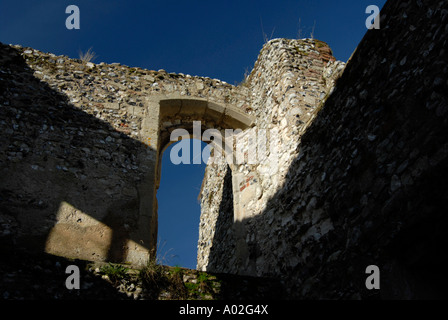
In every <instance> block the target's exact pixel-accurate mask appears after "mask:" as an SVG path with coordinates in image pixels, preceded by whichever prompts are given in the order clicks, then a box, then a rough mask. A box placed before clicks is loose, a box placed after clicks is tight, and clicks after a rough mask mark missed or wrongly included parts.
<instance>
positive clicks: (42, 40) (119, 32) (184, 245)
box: [0, 0, 386, 268]
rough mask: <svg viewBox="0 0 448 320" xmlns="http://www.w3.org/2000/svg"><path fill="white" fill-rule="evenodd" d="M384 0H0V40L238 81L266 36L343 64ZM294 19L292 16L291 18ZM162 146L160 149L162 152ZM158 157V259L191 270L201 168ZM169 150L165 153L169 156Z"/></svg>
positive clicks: (165, 157) (73, 54)
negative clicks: (312, 47)
mask: <svg viewBox="0 0 448 320" xmlns="http://www.w3.org/2000/svg"><path fill="white" fill-rule="evenodd" d="M385 2H386V1H385V0H356V1H353V0H340V1H334V0H333V1H331V0H296V1H289V0H278V1H263V0H258V1H256V0H239V1H212V0H209V1H195V0H188V1H186V0H184V1H174V0H145V1H124V0H121V1H116V0H108V1H105V0H98V1H93V0H91V1H86V0H84V1H81V0H70V1H65V0H52V1H50V0H40V1H32V0H24V1H21V0H13V1H11V0H1V1H0V42H3V43H9V44H20V45H22V46H29V47H33V48H35V49H38V50H41V51H44V52H52V53H54V54H57V55H66V56H69V57H71V58H78V56H79V51H80V50H81V51H87V50H88V49H89V48H92V50H93V51H94V52H95V53H96V55H97V56H98V57H97V58H96V59H95V60H94V62H96V63H99V62H106V63H113V62H119V63H121V64H124V65H128V66H131V67H141V68H146V69H150V70H159V69H164V70H166V71H168V72H176V73H184V74H190V75H193V76H194V75H197V76H207V77H210V78H217V79H220V80H223V81H226V82H228V83H230V84H237V83H239V82H241V81H242V80H243V78H244V73H245V71H246V70H247V71H249V72H250V71H251V70H252V67H253V66H254V63H255V61H256V59H257V56H258V53H259V52H260V50H261V48H262V46H263V44H264V40H265V36H266V37H267V38H269V39H270V38H297V37H298V35H299V34H300V35H301V38H306V37H310V34H311V32H312V30H313V29H314V38H316V39H319V40H322V41H325V42H327V43H328V44H329V45H330V47H331V48H332V50H333V54H334V56H335V57H336V58H337V59H338V60H342V61H347V59H348V58H349V57H350V55H351V54H352V52H353V51H354V49H355V48H356V46H357V45H358V43H359V41H360V40H361V39H362V37H363V36H364V34H365V33H366V31H367V29H366V27H365V20H366V19H367V16H368V14H366V13H365V10H366V7H367V6H368V5H377V6H378V7H379V8H382V7H383V5H384V3H385ZM72 4H73V5H77V6H78V7H79V9H80V29H79V30H68V29H67V28H66V27H65V20H66V18H67V17H68V16H69V15H68V14H66V13H65V9H66V7H67V6H68V5H72ZM299 21H300V23H299ZM169 150H170V149H168V150H167V151H168V152H169ZM168 152H166V153H165V156H164V160H163V164H162V181H161V186H160V189H159V193H158V199H159V238H160V244H161V250H160V251H162V252H161V253H162V255H165V258H166V262H167V264H171V265H176V264H177V265H181V266H184V267H190V268H191V267H192V268H194V267H195V265H196V245H197V239H198V225H199V210H200V209H199V204H198V202H197V196H198V192H199V188H200V186H201V183H202V177H203V172H204V167H205V166H204V165H193V164H191V165H180V166H174V165H172V164H171V163H170V162H169V156H167V154H168ZM168 155H169V154H168Z"/></svg>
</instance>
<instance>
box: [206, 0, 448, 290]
mask: <svg viewBox="0 0 448 320" xmlns="http://www.w3.org/2000/svg"><path fill="white" fill-rule="evenodd" d="M419 6H420V7H419ZM421 6H423V4H422V3H420V4H416V3H415V2H413V1H405V2H403V1H401V2H399V3H397V2H392V1H389V2H388V3H387V4H386V5H385V6H384V8H383V11H382V13H381V15H382V17H383V19H382V20H381V29H380V30H371V31H368V32H367V34H366V36H365V37H364V39H363V40H362V42H361V43H360V44H359V46H358V48H357V50H356V52H355V54H354V56H353V57H352V59H351V61H350V62H349V63H348V65H347V67H346V69H345V71H344V74H343V75H342V77H341V78H340V79H339V80H338V82H337V84H336V89H335V91H334V92H333V94H332V95H331V96H330V97H329V98H328V100H327V101H326V103H325V106H324V107H323V109H322V110H321V111H320V112H319V114H318V115H317V117H316V119H315V120H314V121H313V123H312V124H311V125H310V127H309V128H308V129H307V132H306V133H305V134H304V135H303V137H302V139H301V142H300V144H298V148H300V153H299V156H298V157H297V159H295V160H294V161H293V163H292V165H291V167H290V169H289V172H288V174H287V176H286V177H285V182H284V187H283V188H282V189H281V190H279V191H278V192H277V193H276V194H275V196H274V197H273V198H272V199H271V200H270V201H269V203H268V205H267V209H266V210H265V211H264V212H263V213H261V214H260V215H259V216H256V217H254V218H250V219H246V220H244V221H243V224H244V228H245V229H246V230H248V233H249V234H251V235H253V234H256V235H257V237H256V239H255V240H254V241H253V242H249V243H247V247H248V248H250V253H249V256H250V257H251V259H252V260H253V261H256V259H257V258H259V257H264V259H261V260H260V261H264V263H263V265H260V264H258V265H257V271H258V274H259V275H260V274H262V275H264V276H271V277H281V278H283V279H285V284H287V285H288V287H289V288H288V289H289V292H290V295H289V297H290V298H299V299H303V298H304V299H328V298H329V299H357V298H364V299H427V298H429V299H433V298H446V297H447V292H446V287H447V285H448V283H447V280H446V276H445V275H444V274H445V262H444V261H446V260H447V252H448V250H447V247H446V243H448V241H447V240H448V235H447V233H446V229H447V228H448V217H447V215H446V207H447V205H446V202H447V200H448V185H447V181H446V178H445V173H446V172H448V157H447V153H448V148H447V147H448V124H447V120H446V114H447V110H448V94H447V93H448V81H447V80H448V78H447V74H448V67H447V65H446V61H448V51H447V50H446V43H447V41H448V29H447V28H445V26H446V25H447V22H448V14H447V12H448V11H447V9H448V8H446V4H443V3H442V2H439V1H427V2H425V4H424V7H423V8H422V7H421ZM403 12H406V15H407V16H405V15H404V14H403ZM300 168H302V169H300ZM272 210H274V212H275V214H274V215H273V222H271V223H268V220H269V219H268V218H267V215H268V214H271V213H270V212H272ZM288 220H290V221H289V223H283V221H288ZM224 231H226V230H224ZM216 239H220V238H219V235H217V236H216ZM212 254H213V253H211V255H212ZM216 259H217V261H220V262H221V263H222V260H220V259H219V257H216ZM230 263H231V262H229V263H228V264H230ZM368 265H377V266H378V267H379V268H380V270H381V278H380V279H381V289H380V290H370V291H369V290H367V289H366V286H365V281H366V278H367V276H368V275H367V274H366V273H365V271H366V267H367V266H368Z"/></svg>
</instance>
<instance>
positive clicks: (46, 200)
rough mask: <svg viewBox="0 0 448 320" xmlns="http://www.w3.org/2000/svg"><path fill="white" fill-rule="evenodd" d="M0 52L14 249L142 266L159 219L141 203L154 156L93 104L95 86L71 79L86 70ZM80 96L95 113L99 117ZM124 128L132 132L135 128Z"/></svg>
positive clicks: (109, 108)
mask: <svg viewBox="0 0 448 320" xmlns="http://www.w3.org/2000/svg"><path fill="white" fill-rule="evenodd" d="M0 50H1V57H2V58H1V60H2V61H1V67H2V68H1V71H2V72H1V92H0V99H1V102H0V103H1V105H2V107H1V110H0V125H1V140H2V143H1V155H2V157H1V168H0V170H1V176H2V179H1V184H0V192H1V208H2V215H4V216H5V218H7V219H11V221H13V225H15V226H17V228H15V229H14V230H12V231H13V234H11V235H12V236H13V237H14V240H15V241H17V242H18V243H19V244H20V245H23V246H25V247H37V248H38V249H39V250H45V251H47V252H50V253H53V254H58V255H63V256H67V257H73V258H82V259H90V260H110V261H129V262H133V263H142V262H143V261H144V260H146V257H147V253H146V252H147V249H148V248H149V244H150V243H149V242H150V240H149V239H150V234H149V224H150V217H151V213H150V212H141V211H140V208H139V206H140V200H139V199H140V195H141V194H142V193H143V192H144V191H145V190H144V188H142V183H143V182H144V180H145V179H146V178H147V176H148V175H150V174H151V166H152V167H154V161H153V159H155V152H154V150H153V149H152V148H151V147H148V146H147V145H145V144H143V143H141V142H139V141H138V140H136V139H133V138H131V137H130V136H129V135H127V134H126V131H125V130H116V129H117V128H115V127H114V125H115V123H114V122H112V120H115V121H117V120H116V119H114V118H116V116H117V113H118V111H117V110H115V109H113V108H114V107H115V106H114V103H108V102H106V101H104V100H101V99H100V97H95V99H93V98H92V91H93V89H92V88H91V87H89V82H91V81H94V80H93V77H92V76H91V75H85V74H84V73H81V72H79V73H76V72H75V73H74V74H71V73H68V72H67V69H70V68H77V69H82V67H81V66H80V65H77V64H76V62H71V61H69V60H64V59H62V58H58V57H55V56H48V55H40V54H38V53H37V52H36V54H35V55H34V54H33V51H32V50H29V51H28V53H27V54H29V55H30V56H29V57H28V59H29V61H28V63H27V62H26V60H25V59H24V58H23V57H22V51H23V50H18V49H15V48H12V47H9V46H5V45H1V48H0ZM50 61H52V62H50ZM32 63H35V64H36V65H35V67H36V69H32V68H30V65H32ZM70 63H72V64H73V65H70ZM46 67H48V68H50V71H48V70H45V68H46ZM47 72H48V74H50V75H52V76H54V79H53V80H54V81H48V80H50V76H47V75H46V73H47ZM38 76H41V77H42V78H43V79H45V80H47V81H48V82H51V85H50V84H48V82H47V81H43V80H40V79H39V78H38ZM61 88H63V90H60V89H61ZM64 90H65V92H64ZM74 92H77V94H78V96H76V97H75V96H74ZM71 95H72V96H71ZM79 96H83V97H84V99H86V100H88V101H90V103H91V104H93V105H94V108H91V109H89V111H90V113H91V114H89V113H88V112H86V111H85V110H86V109H88V106H87V105H84V104H82V103H79V102H80V100H79ZM83 102H84V101H83ZM75 104H77V105H75ZM118 122H119V123H118V129H120V128H127V127H129V126H132V125H134V124H135V119H129V118H128V119H126V117H124V118H123V119H121V120H118ZM121 124H126V125H121ZM128 133H129V132H128ZM151 161H152V162H153V164H152V165H151Z"/></svg>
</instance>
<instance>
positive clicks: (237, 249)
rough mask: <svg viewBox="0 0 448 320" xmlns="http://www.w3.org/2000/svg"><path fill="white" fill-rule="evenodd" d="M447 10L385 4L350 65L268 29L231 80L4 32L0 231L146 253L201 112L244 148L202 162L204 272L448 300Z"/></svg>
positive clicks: (47, 247) (93, 250)
mask: <svg viewBox="0 0 448 320" xmlns="http://www.w3.org/2000/svg"><path fill="white" fill-rule="evenodd" d="M447 22H448V8H447V4H446V2H445V1H436V0H432V1H424V2H423V1H410V0H409V1H400V2H392V1H389V2H388V3H387V4H386V5H385V6H384V8H383V11H382V12H381V29H380V30H371V31H368V32H367V34H366V36H365V37H364V39H363V40H362V42H361V43H360V44H359V46H358V48H357V50H356V52H355V53H354V54H353V56H352V58H351V60H350V61H349V63H348V64H347V65H346V66H345V64H344V63H341V62H338V61H335V59H334V58H333V57H332V55H331V50H330V48H328V46H327V45H326V44H325V43H323V42H321V41H317V40H311V39H305V40H288V39H275V40H272V41H270V42H268V43H267V44H266V45H265V46H264V47H263V49H262V51H261V52H260V56H259V58H258V60H257V62H256V64H255V66H254V70H253V71H252V73H251V74H250V76H249V77H248V78H247V79H246V81H245V83H244V84H242V85H241V86H238V87H235V86H231V85H229V84H226V83H224V82H221V81H219V80H216V79H210V78H200V77H192V76H189V75H182V74H172V73H166V72H164V71H163V70H159V71H150V70H143V69H138V68H130V67H127V66H122V65H119V64H104V63H101V64H93V63H86V62H82V61H80V60H75V59H68V58H66V57H62V56H55V55H53V54H46V53H42V52H39V51H37V50H33V49H30V48H22V47H20V46H7V45H0V51H1V52H0V53H1V54H0V137H1V145H0V176H1V180H0V226H1V229H0V238H1V239H0V240H1V241H0V245H1V246H8V247H14V246H26V247H35V248H36V249H38V250H42V251H47V252H50V253H53V254H58V255H63V256H66V257H73V258H81V259H87V260H100V261H120V262H132V263H136V264H141V263H144V262H146V259H147V258H148V255H149V252H150V251H151V250H152V249H154V248H155V243H156V236H157V199H156V191H157V187H158V183H159V179H160V158H161V155H162V152H163V149H164V148H165V147H166V146H167V145H168V144H169V143H170V141H169V136H170V133H171V132H172V131H173V130H174V129H177V128H186V129H187V130H190V129H191V127H192V123H193V121H204V128H202V129H201V130H203V129H205V128H216V129H218V130H220V131H221V132H222V131H223V130H225V129H228V128H230V129H237V128H240V129H242V132H240V133H238V132H235V134H234V136H232V139H233V138H234V139H236V140H238V139H241V141H243V142H242V144H236V145H235V146H233V148H232V149H233V151H234V152H237V151H240V152H241V153H242V154H243V155H246V156H247V159H246V160H245V161H243V162H242V163H239V162H235V161H234V160H235V158H234V155H235V154H231V155H230V158H227V161H226V162H223V163H220V164H212V163H210V164H209V165H208V166H207V169H206V172H205V178H204V184H203V188H202V195H201V204H202V213H201V221H200V226H199V227H200V236H199V242H198V268H199V269H202V270H208V271H217V272H225V273H237V274H249V275H259V276H273V277H278V278H284V279H286V280H287V281H285V283H286V284H287V285H288V290H289V291H288V293H287V294H288V296H289V297H291V298H359V297H367V298H369V297H371V296H375V295H376V296H381V297H384V298H388V297H404V298H413V297H420V296H423V297H433V296H440V295H441V294H443V291H444V290H445V288H446V280H445V282H444V279H445V278H446V277H444V274H443V271H444V270H443V269H442V268H443V267H444V264H443V263H442V260H443V258H446V252H447V250H446V247H445V246H443V245H441V244H442V243H447V241H446V240H447V239H446V235H445V234H446V232H445V229H446V227H447V218H446V215H445V214H444V213H445V211H446V200H447V198H448V194H447V190H448V188H447V185H446V181H445V179H444V173H445V172H447V169H448V168H447V167H448V161H447V160H448V159H447V150H448V148H447V147H448V146H447V142H448V141H447V137H448V130H447V120H446V112H447V110H448V103H447V100H448V96H447V92H448V82H447V80H448V79H447V74H448V69H447V68H448V67H447V64H446V62H447V61H448V56H447V52H448V51H447V50H446V47H447V42H448V28H447V24H448V23H447ZM341 73H342V75H341ZM263 130H264V131H263ZM188 132H189V133H190V131H188ZM201 132H202V131H201ZM260 132H265V133H266V136H263V135H262V134H260ZM260 137H262V138H263V137H266V139H265V140H263V139H261V140H260V139H259V138H260ZM264 146H266V149H267V150H270V151H269V152H266V153H262V154H260V153H258V154H257V157H256V159H255V162H254V163H252V162H251V161H250V160H249V157H250V156H251V154H252V151H253V150H254V147H255V151H256V153H257V151H259V150H261V149H263V147H264ZM215 150H217V149H215ZM228 151H229V150H228ZM228 155H229V154H226V156H228ZM371 264H374V265H378V266H379V267H380V269H381V279H382V280H381V281H382V282H381V285H382V289H381V291H380V292H374V293H372V292H367V291H366V289H365V269H366V266H368V265H371ZM416 293H418V295H420V296H418V295H416Z"/></svg>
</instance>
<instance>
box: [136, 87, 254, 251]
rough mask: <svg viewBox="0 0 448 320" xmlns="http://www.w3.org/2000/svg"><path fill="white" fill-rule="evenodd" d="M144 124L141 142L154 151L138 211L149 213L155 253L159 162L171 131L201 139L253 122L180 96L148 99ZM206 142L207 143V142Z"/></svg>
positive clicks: (237, 112)
mask: <svg viewBox="0 0 448 320" xmlns="http://www.w3.org/2000/svg"><path fill="white" fill-rule="evenodd" d="M148 115H149V117H148V118H147V121H145V122H144V123H143V126H142V132H143V135H145V134H146V135H147V137H146V138H145V137H144V136H142V137H141V138H143V141H145V140H146V141H148V142H149V145H150V146H151V147H153V148H154V149H155V151H156V152H155V159H154V169H153V171H152V173H153V174H152V175H150V176H148V180H147V183H146V187H145V189H146V192H145V195H146V196H143V195H142V196H141V197H140V209H141V210H140V212H141V213H143V212H145V211H146V212H150V219H149V221H150V226H149V238H147V239H148V240H149V249H150V250H151V251H152V252H153V253H155V252H156V250H157V233H158V214H157V209H158V205H157V198H156V194H157V190H158V188H159V185H160V179H161V162H162V156H163V152H164V151H165V150H166V148H167V147H168V146H169V145H170V144H172V143H175V141H171V139H170V136H171V132H173V130H176V129H184V130H186V131H187V132H188V133H189V137H190V138H197V139H200V140H201V137H202V133H203V132H204V131H205V130H207V129H217V130H219V131H220V132H222V133H223V136H224V130H225V129H233V130H236V129H241V130H245V129H247V128H249V127H251V126H252V125H253V123H254V120H253V118H252V117H251V116H249V115H246V114H244V113H243V112H241V111H240V110H238V109H237V108H236V107H234V106H231V105H226V104H222V103H216V102H212V101H209V100H207V99H204V98H185V97H180V96H175V95H174V96H173V95H170V97H166V96H161V97H150V101H149V103H148ZM198 121H199V122H200V123H201V129H200V130H201V133H200V136H199V137H197V136H195V135H194V133H193V124H194V122H198ZM206 142H208V141H206Z"/></svg>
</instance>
